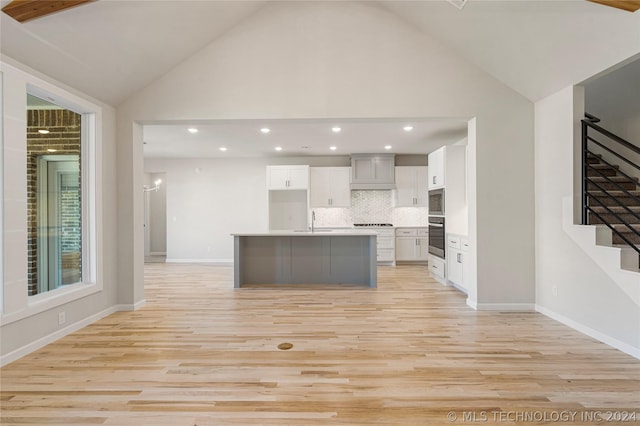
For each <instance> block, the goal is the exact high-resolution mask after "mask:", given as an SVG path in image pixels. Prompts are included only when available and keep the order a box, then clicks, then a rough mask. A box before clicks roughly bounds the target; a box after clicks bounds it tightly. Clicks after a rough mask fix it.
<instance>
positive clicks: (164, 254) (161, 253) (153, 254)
mask: <svg viewBox="0 0 640 426" xmlns="http://www.w3.org/2000/svg"><path fill="white" fill-rule="evenodd" d="M166 255H167V252H166V251H152V252H150V253H149V256H166Z"/></svg>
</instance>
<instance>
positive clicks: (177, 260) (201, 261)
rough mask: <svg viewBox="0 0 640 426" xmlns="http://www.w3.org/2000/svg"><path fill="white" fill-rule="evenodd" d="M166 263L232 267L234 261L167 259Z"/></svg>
mask: <svg viewBox="0 0 640 426" xmlns="http://www.w3.org/2000/svg"><path fill="white" fill-rule="evenodd" d="M165 263H210V264H213V265H223V266H231V265H233V259H165Z"/></svg>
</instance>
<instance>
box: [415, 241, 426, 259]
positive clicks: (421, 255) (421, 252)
mask: <svg viewBox="0 0 640 426" xmlns="http://www.w3.org/2000/svg"><path fill="white" fill-rule="evenodd" d="M417 241H418V253H417V254H416V260H429V237H425V238H418V239H417Z"/></svg>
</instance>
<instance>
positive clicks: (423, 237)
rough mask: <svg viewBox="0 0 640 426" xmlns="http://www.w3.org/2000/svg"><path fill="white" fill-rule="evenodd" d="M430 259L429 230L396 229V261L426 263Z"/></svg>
mask: <svg viewBox="0 0 640 426" xmlns="http://www.w3.org/2000/svg"><path fill="white" fill-rule="evenodd" d="M428 259H429V230H428V229H427V228H396V261H400V262H426V261H427V260H428Z"/></svg>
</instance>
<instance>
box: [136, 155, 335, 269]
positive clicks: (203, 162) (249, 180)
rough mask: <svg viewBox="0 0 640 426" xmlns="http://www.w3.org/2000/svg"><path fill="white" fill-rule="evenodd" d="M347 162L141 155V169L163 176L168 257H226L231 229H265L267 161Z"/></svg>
mask: <svg viewBox="0 0 640 426" xmlns="http://www.w3.org/2000/svg"><path fill="white" fill-rule="evenodd" d="M347 162H348V158H347V157H341V156H337V157H313V158H296V157H288V158H285V159H273V158H271V159H267V158H235V159H213V158H209V159H206V158H204V159H146V160H145V163H144V165H145V169H146V170H156V171H158V170H162V171H164V172H165V173H164V175H165V176H166V179H165V183H166V192H167V201H166V209H167V210H166V216H167V228H166V229H167V260H168V261H193V260H198V261H209V262H231V261H232V260H233V238H232V237H231V234H232V233H234V232H266V231H267V230H268V223H267V220H268V197H267V190H266V187H267V183H266V166H267V165H269V164H310V165H314V166H320V165H322V166H329V165H345V164H346V163H347ZM154 176H155V175H154ZM163 185H164V184H163ZM152 251H153V250H152Z"/></svg>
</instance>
